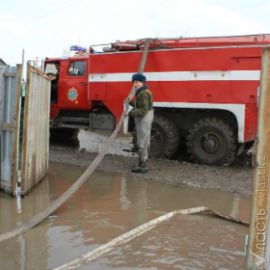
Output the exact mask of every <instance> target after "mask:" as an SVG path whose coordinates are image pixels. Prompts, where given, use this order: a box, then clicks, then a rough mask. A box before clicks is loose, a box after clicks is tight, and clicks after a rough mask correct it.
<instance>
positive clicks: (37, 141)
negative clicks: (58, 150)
mask: <svg viewBox="0 0 270 270" xmlns="http://www.w3.org/2000/svg"><path fill="white" fill-rule="evenodd" d="M49 113H50V80H48V78H47V77H46V76H45V75H44V74H43V73H42V72H41V71H40V70H38V69H36V68H34V67H32V66H30V65H28V66H27V85H26V89H25V97H22V67H21V66H20V65H18V66H17V67H10V66H4V67H0V160H1V163H0V165H1V166H0V174H1V179H0V188H1V189H2V190H4V191H6V192H8V193H10V194H13V195H15V194H16V188H17V187H18V186H21V187H22V189H21V192H22V194H26V193H27V192H28V191H29V190H30V189H31V188H32V187H33V186H34V185H36V184H37V183H38V182H39V181H40V180H41V179H43V178H44V176H46V174H47V171H48V156H49Z"/></svg>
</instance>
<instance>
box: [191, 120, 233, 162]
mask: <svg viewBox="0 0 270 270" xmlns="http://www.w3.org/2000/svg"><path fill="white" fill-rule="evenodd" d="M236 150H237V142H236V138H235V135H234V132H233V130H232V128H230V127H229V126H228V124H226V123H225V122H224V121H222V120H218V119H216V118H205V119H203V120H200V121H198V123H196V124H194V125H193V126H192V127H191V128H190V130H189V131H188V135H187V151H188V153H189V155H190V156H191V159H193V160H194V161H196V162H198V163H202V164H207V165H230V164H231V163H232V162H233V161H234V159H235V156H236Z"/></svg>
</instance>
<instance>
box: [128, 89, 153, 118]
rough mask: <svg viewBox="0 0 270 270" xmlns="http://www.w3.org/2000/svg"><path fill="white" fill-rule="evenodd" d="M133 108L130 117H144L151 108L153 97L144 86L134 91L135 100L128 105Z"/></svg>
mask: <svg viewBox="0 0 270 270" xmlns="http://www.w3.org/2000/svg"><path fill="white" fill-rule="evenodd" d="M129 104H130V105H131V106H132V107H134V108H133V109H132V110H131V111H130V112H129V116H131V117H144V116H145V115H146V113H147V112H148V111H150V110H151V109H152V107H153V96H152V93H151V91H150V90H149V89H147V87H146V86H143V87H141V88H139V89H137V91H136V95H135V99H134V100H132V101H130V103H129Z"/></svg>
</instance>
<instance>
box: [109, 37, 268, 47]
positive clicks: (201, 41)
mask: <svg viewBox="0 0 270 270" xmlns="http://www.w3.org/2000/svg"><path fill="white" fill-rule="evenodd" d="M145 40H146V39H138V40H128V41H116V42H114V43H111V49H112V51H134V50H135V51H136V50H142V49H143V48H144V44H145ZM148 40H150V44H149V49H150V50H155V49H175V48H190V47H212V46H237V45H238V46H239V45H270V34H261V35H245V36H220V37H196V38H195V37H190V38H182V37H180V38H156V39H155V38H153V39H148Z"/></svg>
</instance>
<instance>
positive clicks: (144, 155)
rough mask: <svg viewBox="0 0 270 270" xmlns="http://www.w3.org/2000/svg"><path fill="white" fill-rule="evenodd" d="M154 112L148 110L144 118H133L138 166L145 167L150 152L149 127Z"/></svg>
mask: <svg viewBox="0 0 270 270" xmlns="http://www.w3.org/2000/svg"><path fill="white" fill-rule="evenodd" d="M153 118H154V111H153V110H150V111H148V112H147V114H146V115H145V116H144V117H135V118H134V120H135V125H136V135H137V147H138V155H139V166H140V167H141V166H146V162H147V160H148V157H149V150H150V135H151V127H152V122H153Z"/></svg>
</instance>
